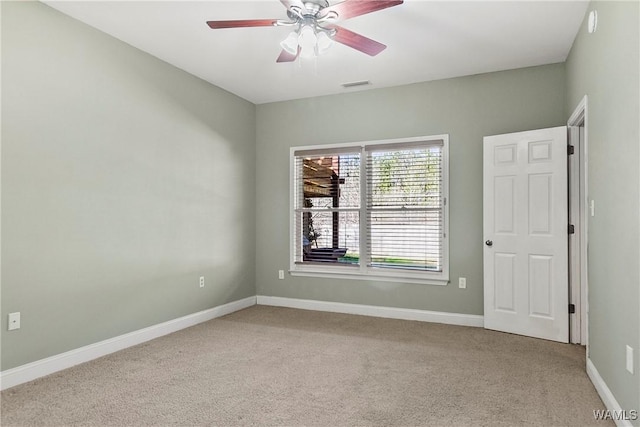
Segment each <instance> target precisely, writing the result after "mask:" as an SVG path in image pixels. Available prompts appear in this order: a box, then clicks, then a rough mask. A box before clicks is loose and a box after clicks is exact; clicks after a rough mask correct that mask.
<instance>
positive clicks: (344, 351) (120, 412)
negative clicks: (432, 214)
mask: <svg viewBox="0 0 640 427" xmlns="http://www.w3.org/2000/svg"><path fill="white" fill-rule="evenodd" d="M1 397H2V399H1V410H2V414H1V421H2V425H3V426H18V425H19V426H35V425H53V426H62V425H83V426H109V425H119V426H139V425H140V426H141V425H180V426H196V425H198V426H199V425H220V426H224V425H296V426H297V425H309V426H311V425H313V426H343V425H353V426H369V425H376V426H423V425H424V426H432V425H433V426H438V425H442V426H450V425H454V426H475V425H481V426H503V425H504V426H506V425H509V426H518V425H536V426H551V425H557V426H565V425H566V426H569V425H575V426H583V425H596V424H597V425H600V426H605V425H609V424H608V423H605V422H602V421H599V422H596V421H595V420H594V417H593V410H594V409H603V408H604V405H603V403H602V401H601V400H600V399H599V397H598V395H597V394H596V391H595V389H594V387H593V385H592V384H591V383H590V381H589V379H588V378H587V375H586V373H585V355H584V348H583V347H580V346H575V345H568V344H558V343H553V342H549V341H544V340H538V339H534V338H527V337H521V336H516V335H510V334H505V333H500V332H493V331H488V330H484V329H481V328H470V327H462V326H451V325H440V324H434V323H422V322H412V321H404V320H391V319H380V318H373V317H364V316H353V315H345V314H335V313H322V312H313V311H304V310H295V309H287V308H276V307H267V306H254V307H251V308H248V309H246V310H242V311H239V312H236V313H233V314H231V315H228V316H225V317H221V318H218V319H215V320H212V321H209V322H206V323H202V324H200V325H197V326H194V327H192V328H189V329H185V330H182V331H179V332H177V333H174V334H171V335H167V336H165V337H162V338H158V339H156V340H153V341H150V342H147V343H144V344H141V345H138V346H136V347H132V348H129V349H126V350H123V351H120V352H118V353H114V354H111V355H109V356H106V357H103V358H100V359H97V360H94V361H91V362H88V363H85V364H82V365H79V366H76V367H74V368H71V369H68V370H65V371H63V372H59V373H56V374H53V375H50V376H48V377H45V378H41V379H38V380H36V381H32V382H30V383H27V384H23V385H20V386H17V387H14V388H11V389H8V390H5V391H3V392H2V396H1Z"/></svg>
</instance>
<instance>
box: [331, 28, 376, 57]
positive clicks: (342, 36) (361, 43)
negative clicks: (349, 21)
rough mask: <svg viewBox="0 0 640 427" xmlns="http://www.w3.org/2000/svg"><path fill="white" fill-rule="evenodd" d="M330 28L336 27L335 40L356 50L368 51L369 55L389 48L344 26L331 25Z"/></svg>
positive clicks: (374, 54)
mask: <svg viewBox="0 0 640 427" xmlns="http://www.w3.org/2000/svg"><path fill="white" fill-rule="evenodd" d="M330 28H335V30H336V35H335V36H334V37H333V40H335V41H336V42H338V43H342V44H343V45H345V46H349V47H351V48H353V49H355V50H359V51H360V52H363V53H366V54H367V55H369V56H376V55H377V54H379V53H380V52H382V51H383V50H385V49H386V48H387V46H385V45H383V44H382V43H378V42H377V41H375V40H371V39H370V38H367V37H365V36H362V35H360V34H358V33H354V32H353V31H351V30H347V29H346V28H344V27H340V26H338V25H331V26H330Z"/></svg>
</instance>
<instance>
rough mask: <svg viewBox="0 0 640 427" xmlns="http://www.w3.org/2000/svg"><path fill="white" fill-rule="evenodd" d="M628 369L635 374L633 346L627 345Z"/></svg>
mask: <svg viewBox="0 0 640 427" xmlns="http://www.w3.org/2000/svg"><path fill="white" fill-rule="evenodd" d="M627 371H629V372H630V373H632V374H633V348H632V347H629V346H627Z"/></svg>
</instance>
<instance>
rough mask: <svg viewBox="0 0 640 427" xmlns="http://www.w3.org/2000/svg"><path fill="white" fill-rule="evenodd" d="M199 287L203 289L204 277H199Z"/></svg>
mask: <svg viewBox="0 0 640 427" xmlns="http://www.w3.org/2000/svg"><path fill="white" fill-rule="evenodd" d="M200 287H201V288H204V276H200Z"/></svg>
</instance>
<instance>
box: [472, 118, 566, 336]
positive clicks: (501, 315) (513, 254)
mask: <svg viewBox="0 0 640 427" xmlns="http://www.w3.org/2000/svg"><path fill="white" fill-rule="evenodd" d="M483 205H484V206H483V215H484V216H483V222H484V240H485V243H484V326H485V328H487V329H494V330H498V331H504V332H511V333H515V334H520V335H528V336H532V337H537V338H545V339H549V340H554V341H561V342H568V338H569V314H568V289H569V282H568V226H569V224H568V219H567V218H568V209H567V128H566V127H564V126H563V127H557V128H551V129H540V130H534V131H528V132H519V133H512V134H507V135H496V136H487V137H485V138H484V181H483Z"/></svg>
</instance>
